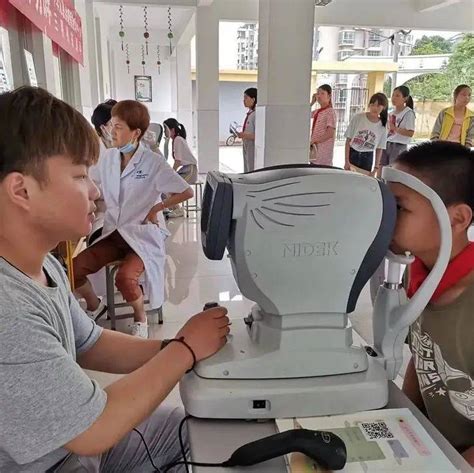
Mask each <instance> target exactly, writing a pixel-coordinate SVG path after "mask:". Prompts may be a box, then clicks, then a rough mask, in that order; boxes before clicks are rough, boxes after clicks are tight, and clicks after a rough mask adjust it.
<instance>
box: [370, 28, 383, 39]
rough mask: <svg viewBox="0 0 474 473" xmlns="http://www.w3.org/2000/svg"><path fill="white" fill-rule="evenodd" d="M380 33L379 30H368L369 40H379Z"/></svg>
mask: <svg viewBox="0 0 474 473" xmlns="http://www.w3.org/2000/svg"><path fill="white" fill-rule="evenodd" d="M381 39H382V38H381V33H380V31H379V30H374V31H369V41H378V42H380V40H381Z"/></svg>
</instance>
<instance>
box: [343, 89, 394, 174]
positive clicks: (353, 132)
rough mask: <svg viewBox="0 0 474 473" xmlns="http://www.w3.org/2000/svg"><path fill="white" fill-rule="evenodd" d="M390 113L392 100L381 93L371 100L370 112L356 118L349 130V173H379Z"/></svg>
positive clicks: (347, 143) (357, 115) (352, 120)
mask: <svg viewBox="0 0 474 473" xmlns="http://www.w3.org/2000/svg"><path fill="white" fill-rule="evenodd" d="M387 110H388V99H387V97H386V96H385V94H382V93H381V92H379V93H377V94H374V95H372V97H371V98H370V101H369V110H368V112H362V113H358V114H356V115H354V116H353V117H352V119H351V121H350V123H349V126H348V127H347V130H346V153H345V157H346V164H345V167H344V168H345V169H346V170H353V171H357V172H361V173H363V174H370V175H372V176H375V175H376V174H378V173H379V164H380V158H381V156H382V150H384V149H385V147H386V142H387V119H388V112H387ZM374 154H375V166H374ZM372 169H373V170H372Z"/></svg>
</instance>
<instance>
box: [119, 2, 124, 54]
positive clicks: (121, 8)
mask: <svg viewBox="0 0 474 473" xmlns="http://www.w3.org/2000/svg"><path fill="white" fill-rule="evenodd" d="M119 17H120V31H119V36H120V39H121V40H122V51H123V38H124V37H125V31H124V30H123V5H120V6H119Z"/></svg>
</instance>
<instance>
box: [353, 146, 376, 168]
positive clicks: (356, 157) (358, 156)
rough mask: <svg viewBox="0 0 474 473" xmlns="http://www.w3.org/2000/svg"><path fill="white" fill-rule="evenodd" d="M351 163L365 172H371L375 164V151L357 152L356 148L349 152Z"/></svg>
mask: <svg viewBox="0 0 474 473" xmlns="http://www.w3.org/2000/svg"><path fill="white" fill-rule="evenodd" d="M349 162H350V163H351V164H352V165H353V166H356V167H358V168H360V169H363V170H364V171H368V172H371V171H372V166H373V164H374V152H373V151H356V150H355V149H354V148H350V150H349Z"/></svg>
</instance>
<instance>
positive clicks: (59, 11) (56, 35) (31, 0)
mask: <svg viewBox="0 0 474 473" xmlns="http://www.w3.org/2000/svg"><path fill="white" fill-rule="evenodd" d="M10 3H11V4H12V5H13V6H14V7H15V8H17V9H18V10H19V11H20V12H21V13H23V15H25V16H26V17H27V18H28V19H29V20H30V21H31V22H32V23H33V24H34V25H35V26H36V27H37V28H39V29H40V30H41V31H43V33H44V34H45V35H46V36H48V38H51V40H52V41H54V42H55V43H56V44H58V45H59V46H60V47H61V48H62V49H64V51H66V52H67V53H68V54H70V55H71V56H72V57H73V58H74V59H75V60H76V61H77V62H79V63H80V64H83V63H84V56H83V50H82V23H81V17H80V16H79V14H78V13H77V11H76V10H75V9H74V7H73V5H72V4H71V0H10Z"/></svg>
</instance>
